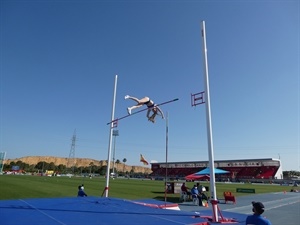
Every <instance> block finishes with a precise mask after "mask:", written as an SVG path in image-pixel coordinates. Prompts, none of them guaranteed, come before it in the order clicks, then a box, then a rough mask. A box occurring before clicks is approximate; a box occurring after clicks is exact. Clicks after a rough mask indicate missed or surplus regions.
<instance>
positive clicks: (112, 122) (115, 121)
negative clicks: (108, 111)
mask: <svg viewBox="0 0 300 225" xmlns="http://www.w3.org/2000/svg"><path fill="white" fill-rule="evenodd" d="M178 100H179V99H178V98H175V99H173V100H170V101H166V102H163V103H160V104H156V105H154V106H152V107H149V108H145V109H141V110H139V111H137V112H133V113H131V114H129V115H126V116H122V117H120V118H117V119H114V120H112V121H111V122H109V123H107V124H106V125H109V124H117V122H118V121H119V120H122V119H125V118H127V117H129V116H132V115H134V114H137V113H140V112H143V111H146V110H149V109H152V108H155V107H156V106H160V105H165V104H168V103H171V102H175V101H178Z"/></svg>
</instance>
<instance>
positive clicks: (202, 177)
mask: <svg viewBox="0 0 300 225" xmlns="http://www.w3.org/2000/svg"><path fill="white" fill-rule="evenodd" d="M209 178H210V177H209V176H208V175H197V174H194V173H193V174H190V175H187V176H186V177H185V179H186V180H209Z"/></svg>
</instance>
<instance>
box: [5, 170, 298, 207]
mask: <svg viewBox="0 0 300 225" xmlns="http://www.w3.org/2000/svg"><path fill="white" fill-rule="evenodd" d="M105 183H106V180H105V179H104V178H93V179H89V178H87V177H86V178H82V177H72V178H69V177H41V176H27V175H2V176H0V184H1V185H0V193H1V194H0V199H1V200H4V199H20V198H22V199H25V198H53V197H71V196H73V197H74V196H77V190H78V185H80V184H84V187H85V192H86V193H87V194H88V195H89V196H99V197H100V196H101V195H102V192H103V190H104V187H105ZM201 184H202V185H204V186H209V183H208V182H201ZM216 185H217V186H216V188H217V196H218V198H220V199H222V195H223V192H224V191H231V192H232V193H234V195H235V196H241V195H250V194H248V193H236V188H254V189H255V193H256V194H259V193H270V192H283V191H287V192H289V191H290V190H291V188H292V187H291V186H279V185H267V184H266V185H261V184H260V185H259V184H257V185H254V184H253V185H252V184H224V183H217V184H216ZM187 186H188V187H190V188H191V187H192V186H193V183H192V182H188V183H187ZM298 189H299V188H298ZM164 196H165V194H164V182H163V181H152V180H139V179H122V178H118V179H114V180H113V179H110V185H109V197H115V198H124V199H132V200H134V199H146V198H152V199H158V200H163V199H164ZM167 201H169V202H178V201H179V194H168V195H167Z"/></svg>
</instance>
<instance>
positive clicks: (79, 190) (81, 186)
mask: <svg viewBox="0 0 300 225" xmlns="http://www.w3.org/2000/svg"><path fill="white" fill-rule="evenodd" d="M83 189H84V187H83V185H79V186H78V193H77V197H87V194H86V193H85V192H84V190H83Z"/></svg>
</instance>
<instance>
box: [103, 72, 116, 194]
mask: <svg viewBox="0 0 300 225" xmlns="http://www.w3.org/2000/svg"><path fill="white" fill-rule="evenodd" d="M117 80H118V75H116V77H115V87H114V97H113V103H112V111H111V120H112V121H113V120H114V116H115V104H116V93H117ZM113 128H114V126H113V124H111V126H110V129H109V142H108V143H109V144H108V156H107V168H106V185H105V188H104V190H103V193H102V196H103V194H104V192H105V197H108V188H109V171H110V158H111V143H112V136H113Z"/></svg>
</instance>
